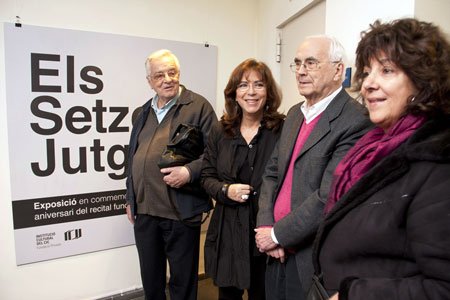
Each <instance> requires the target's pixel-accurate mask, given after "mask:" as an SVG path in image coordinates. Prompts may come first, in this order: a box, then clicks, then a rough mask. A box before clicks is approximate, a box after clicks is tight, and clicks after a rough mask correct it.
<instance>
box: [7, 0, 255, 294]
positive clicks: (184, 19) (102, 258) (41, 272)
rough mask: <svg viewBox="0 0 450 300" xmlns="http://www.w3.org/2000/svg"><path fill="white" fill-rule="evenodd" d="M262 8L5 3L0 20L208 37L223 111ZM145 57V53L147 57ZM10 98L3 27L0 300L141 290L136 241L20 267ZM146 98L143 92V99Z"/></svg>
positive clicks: (231, 0) (250, 51)
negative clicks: (228, 85)
mask: <svg viewBox="0 0 450 300" xmlns="http://www.w3.org/2000/svg"><path fill="white" fill-rule="evenodd" d="M256 8H257V0H247V1H240V0H227V1H210V0H191V1H184V0H171V1H156V0H153V1H152V0H146V1H144V0H127V1H123V0H96V1H89V0H77V1H74V0H72V1H69V0H64V1H61V0H1V1H0V21H1V22H15V16H16V15H19V16H20V17H21V20H22V23H23V24H24V26H25V25H27V24H29V25H39V26H48V27H57V28H67V29H76V30H87V31H96V32H106V33H114V34H124V35H132V36H143V37H151V38H162V39H170V40H178V41H185V42H194V43H204V42H206V41H208V42H209V43H210V44H212V45H216V46H217V47H218V74H217V78H218V81H217V99H216V105H217V107H216V112H217V114H218V115H219V116H220V115H221V114H222V110H223V96H222V93H223V89H224V87H225V84H226V82H227V80H228V76H229V74H230V73H231V71H232V70H233V68H234V67H235V66H236V65H237V64H238V63H240V62H241V61H243V60H244V59H246V58H248V57H253V56H255V54H256V38H255V36H256V32H257V14H256V11H255V10H256ZM93 47H95V45H93ZM144 60H145V57H143V58H142V62H144ZM142 67H143V68H144V65H143V66H142ZM181 67H183V62H181ZM5 97H6V96H5V64H4V35H3V25H2V26H1V28H0V166H1V169H0V193H1V196H0V237H1V241H2V246H1V248H0V266H1V267H0V299H8V300H15V299H49V300H51V299H95V298H99V297H103V296H107V295H111V294H115V293H119V292H121V291H126V290H130V289H134V288H137V287H140V286H141V281H140V275H139V265H138V259H137V254H136V249H135V247H134V246H130V247H123V248H119V249H113V250H106V251H100V252H96V253H90V254H84V255H78V256H73V257H68V258H62V259H57V260H51V261H47V262H41V263H35V264H30V265H25V266H20V267H18V266H16V265H15V250H14V237H13V225H12V224H13V222H12V210H11V195H10V187H9V165H8V152H7V149H8V147H7V130H6V107H5V105H6V104H5V103H6V99H5ZM145 100H146V99H145V98H144V97H143V99H142V101H143V102H144V101H145ZM18 117H20V116H18ZM30 151H31V150H30ZM25 188H26V187H25Z"/></svg>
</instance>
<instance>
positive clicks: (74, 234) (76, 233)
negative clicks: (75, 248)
mask: <svg viewBox="0 0 450 300" xmlns="http://www.w3.org/2000/svg"><path fill="white" fill-rule="evenodd" d="M81 236H82V234H81V228H78V229H72V230H68V231H66V232H64V240H65V241H72V240H76V239H79V238H81Z"/></svg>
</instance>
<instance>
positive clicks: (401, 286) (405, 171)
mask: <svg viewBox="0 0 450 300" xmlns="http://www.w3.org/2000/svg"><path fill="white" fill-rule="evenodd" d="M313 261H314V265H315V269H316V272H318V273H320V272H322V274H323V281H324V285H325V287H326V289H327V290H328V291H329V292H330V293H332V292H335V291H339V300H345V299H352V300H353V299H364V300H372V299H374V300H375V299H376V300H380V299H402V300H406V299H450V118H448V117H440V118H434V119H431V120H429V121H427V122H426V123H424V124H423V125H422V126H421V127H420V128H419V129H418V130H417V131H416V132H415V133H414V134H413V135H412V136H411V137H410V138H409V139H408V140H407V141H406V142H405V143H403V144H402V145H401V146H399V147H398V148H397V149H396V150H394V151H393V152H392V153H391V154H389V155H388V156H387V157H385V158H384V159H383V160H381V161H380V162H379V163H378V164H377V165H375V166H374V167H373V168H372V169H371V170H370V171H369V172H368V173H367V174H366V175H365V176H364V177H362V178H361V179H360V180H359V182H357V183H356V184H355V185H354V186H353V187H352V188H351V189H350V190H349V191H348V192H347V193H346V194H345V195H344V196H343V197H342V198H341V199H340V200H339V201H338V202H337V204H336V205H335V206H334V207H333V209H332V210H331V211H330V213H328V215H327V216H326V218H325V220H324V222H323V223H322V225H321V226H320V228H319V231H318V234H317V237H316V241H315V244H314V252H313Z"/></svg>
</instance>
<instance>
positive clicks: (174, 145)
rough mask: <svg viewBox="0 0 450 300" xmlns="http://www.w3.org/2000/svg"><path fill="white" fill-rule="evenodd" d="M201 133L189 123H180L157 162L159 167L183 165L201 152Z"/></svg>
mask: <svg viewBox="0 0 450 300" xmlns="http://www.w3.org/2000/svg"><path fill="white" fill-rule="evenodd" d="M203 149H204V144H203V134H202V132H201V131H200V130H199V129H198V128H196V127H194V126H191V125H187V124H180V125H178V127H177V129H176V130H175V135H174V137H173V138H172V140H171V141H170V142H169V144H167V146H166V149H164V151H163V153H162V155H161V158H160V160H159V162H158V167H159V168H160V169H163V168H170V167H177V166H184V165H185V164H187V163H190V162H191V161H193V160H196V159H198V158H199V157H200V155H202V154H203Z"/></svg>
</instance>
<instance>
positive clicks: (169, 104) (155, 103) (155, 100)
mask: <svg viewBox="0 0 450 300" xmlns="http://www.w3.org/2000/svg"><path fill="white" fill-rule="evenodd" d="M180 94H181V85H180V87H179V89H178V93H177V94H176V95H175V97H173V98H172V99H170V100H169V101H168V102H167V103H166V104H164V105H163V107H161V108H158V101H159V96H158V94H156V95H155V97H153V100H152V108H153V109H154V110H155V111H161V110H166V111H167V110H169V109H170V108H171V107H172V106H173V105H174V104H175V103H176V102H177V100H178V96H179V95H180Z"/></svg>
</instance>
